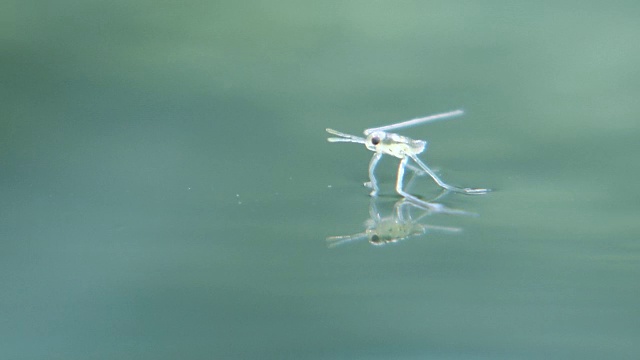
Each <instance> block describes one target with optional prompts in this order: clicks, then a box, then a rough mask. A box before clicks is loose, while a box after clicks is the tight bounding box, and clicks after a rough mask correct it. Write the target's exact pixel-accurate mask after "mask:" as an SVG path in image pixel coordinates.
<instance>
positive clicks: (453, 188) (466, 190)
mask: <svg viewBox="0 0 640 360" xmlns="http://www.w3.org/2000/svg"><path fill="white" fill-rule="evenodd" d="M409 156H411V159H413V161H415V162H416V164H418V165H420V167H421V168H422V170H424V171H426V172H427V174H429V176H431V178H433V180H434V181H435V182H436V184H438V185H440V187H442V188H445V189H447V190H451V191H456V192H461V193H465V194H486V193H488V192H489V191H491V190H489V189H472V188H459V187H457V186H453V185H449V184H447V183H445V182H444V181H442V180H441V179H440V178H439V177H438V175H436V173H435V172H433V170H431V169H430V168H429V167H428V166H427V165H426V164H425V163H423V162H422V161H421V160H420V159H419V158H418V157H417V156H416V155H415V154H411V155H409Z"/></svg>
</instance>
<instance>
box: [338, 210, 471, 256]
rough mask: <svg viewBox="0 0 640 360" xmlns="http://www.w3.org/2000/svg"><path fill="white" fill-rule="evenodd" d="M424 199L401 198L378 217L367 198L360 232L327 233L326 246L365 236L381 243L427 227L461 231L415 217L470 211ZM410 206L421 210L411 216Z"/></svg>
mask: <svg viewBox="0 0 640 360" xmlns="http://www.w3.org/2000/svg"><path fill="white" fill-rule="evenodd" d="M424 203H425V204H428V207H423V206H420V205H418V204H415V203H413V202H410V201H408V200H406V199H401V200H399V201H397V202H396V203H395V204H394V205H393V213H392V215H391V216H388V217H382V216H380V212H379V211H378V209H377V207H376V204H375V200H374V199H371V203H370V205H369V216H370V218H369V219H368V220H367V221H366V222H365V226H366V229H365V230H364V231H363V232H361V233H357V234H353V235H341V236H330V237H328V238H327V242H328V243H329V247H334V246H338V245H340V244H343V243H346V242H350V241H353V240H360V239H368V240H369V243H371V244H373V245H385V244H389V243H395V242H398V241H400V240H404V239H408V238H411V237H414V236H418V235H422V234H425V233H427V232H428V231H431V230H438V231H445V232H459V231H461V229H460V228H455V227H446V226H435V225H425V224H421V223H419V221H420V220H422V219H423V218H424V217H426V216H428V215H431V214H434V213H446V214H459V215H472V214H470V213H467V212H465V211H462V210H453V209H448V208H446V207H444V206H443V205H441V204H436V203H429V202H424ZM411 209H419V210H422V211H423V212H422V214H420V216H418V217H416V218H413V217H412V215H411Z"/></svg>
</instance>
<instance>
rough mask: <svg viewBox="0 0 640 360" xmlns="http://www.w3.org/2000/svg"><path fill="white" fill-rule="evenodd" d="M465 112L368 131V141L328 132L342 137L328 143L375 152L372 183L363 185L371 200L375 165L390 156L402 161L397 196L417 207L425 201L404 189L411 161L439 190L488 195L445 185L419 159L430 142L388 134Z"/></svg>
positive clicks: (374, 182) (365, 133)
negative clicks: (440, 188) (348, 144)
mask: <svg viewBox="0 0 640 360" xmlns="http://www.w3.org/2000/svg"><path fill="white" fill-rule="evenodd" d="M462 114H463V111H462V110H454V111H450V112H446V113H441V114H436V115H431V116H427V117H423V118H417V119H412V120H407V121H403V122H399V123H397V124H391V125H386V126H381V127H377V128H371V129H366V130H365V131H364V135H365V136H366V138H362V137H359V136H354V135H349V134H345V133H342V132H340V131H337V130H333V129H326V130H327V132H328V133H329V134H332V135H337V136H339V137H330V138H328V139H327V140H328V141H329V142H352V143H358V144H364V145H365V146H366V148H367V149H369V150H371V151H373V152H374V154H373V157H372V158H371V161H370V162H369V181H368V182H366V183H364V185H365V186H367V187H369V188H371V189H372V191H371V194H370V195H371V196H376V195H377V194H378V191H379V189H380V188H379V187H378V182H377V180H376V177H375V174H374V170H375V168H376V165H378V161H380V158H382V155H384V154H387V155H391V156H393V157H396V158H398V159H400V164H399V165H398V175H397V178H396V192H397V193H398V194H400V195H401V196H403V197H404V198H405V199H407V200H410V201H413V202H415V203H418V204H421V205H425V203H426V202H425V201H423V200H420V199H418V198H417V197H416V196H413V195H411V194H409V193H407V192H406V191H404V188H403V185H402V183H403V178H404V172H405V169H406V168H409V169H410V170H414V171H415V170H417V169H416V168H415V167H414V166H411V165H409V164H408V162H409V159H411V160H413V161H414V162H415V163H416V164H417V165H418V166H419V167H420V169H422V170H424V172H426V173H427V174H428V175H429V176H431V178H432V179H433V180H434V181H435V182H436V184H438V185H439V186H440V187H442V188H444V189H446V190H450V191H455V192H460V193H465V194H485V193H487V192H489V191H490V190H489V189H474V188H460V187H457V186H453V185H449V184H447V183H445V182H444V181H442V180H441V179H440V178H439V177H438V175H436V173H435V172H434V171H433V170H431V169H430V168H429V167H428V166H427V165H426V164H425V163H424V162H422V160H420V159H419V158H418V154H421V153H423V152H424V151H425V150H426V148H427V142H426V141H424V140H413V139H411V138H408V137H406V136H402V135H398V134H395V133H390V132H387V130H394V129H400V128H405V127H409V126H414V125H419V124H423V123H426V122H429V121H435V120H442V119H447V118H451V117H454V116H458V115H462Z"/></svg>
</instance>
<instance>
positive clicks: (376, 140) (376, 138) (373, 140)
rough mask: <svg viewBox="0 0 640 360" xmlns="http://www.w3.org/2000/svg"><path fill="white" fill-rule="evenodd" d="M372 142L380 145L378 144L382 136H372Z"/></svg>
mask: <svg viewBox="0 0 640 360" xmlns="http://www.w3.org/2000/svg"><path fill="white" fill-rule="evenodd" d="M371 143H372V144H373V145H378V144H380V138H379V137H377V136H374V137H372V138H371Z"/></svg>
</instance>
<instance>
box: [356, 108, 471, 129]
mask: <svg viewBox="0 0 640 360" xmlns="http://www.w3.org/2000/svg"><path fill="white" fill-rule="evenodd" d="M462 114H464V111H462V110H459V109H458V110H454V111H449V112H446V113H442V114H435V115H430V116H427V117H422V118H417V119H411V120H407V121H403V122H399V123H397V124H391V125H386V126H381V127H377V128H371V129H366V130H365V131H364V134H365V135H369V134H371V133H372V132H374V131H387V130H393V129H400V128H404V127H409V126H415V125H419V124H422V123H426V122H429V121H436V120H444V119H448V118H451V117H454V116H459V115H462Z"/></svg>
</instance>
